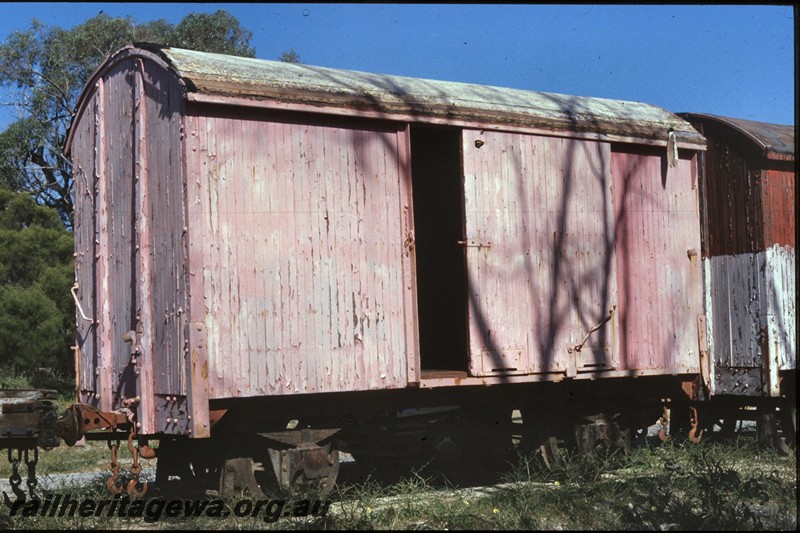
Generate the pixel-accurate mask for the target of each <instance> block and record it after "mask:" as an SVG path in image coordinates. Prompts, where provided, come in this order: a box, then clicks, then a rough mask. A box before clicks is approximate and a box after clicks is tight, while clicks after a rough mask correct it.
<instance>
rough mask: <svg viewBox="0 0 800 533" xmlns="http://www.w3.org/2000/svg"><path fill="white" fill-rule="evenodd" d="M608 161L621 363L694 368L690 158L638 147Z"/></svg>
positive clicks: (694, 222)
mask: <svg viewBox="0 0 800 533" xmlns="http://www.w3.org/2000/svg"><path fill="white" fill-rule="evenodd" d="M611 160H612V169H613V175H614V204H615V205H614V208H615V219H616V229H617V239H616V243H617V275H618V290H619V320H620V336H621V339H620V350H621V366H622V368H625V369H644V368H649V369H668V368H682V369H694V370H696V369H697V368H698V364H699V358H698V348H697V346H698V344H697V326H696V320H697V315H699V314H701V313H702V292H701V290H702V288H701V285H700V283H701V271H700V258H699V253H700V228H699V219H698V216H697V197H696V194H697V191H696V189H693V188H692V165H693V162H692V160H689V159H680V160H679V162H678V165H677V166H676V167H674V168H670V167H668V166H667V164H666V157H665V156H664V155H661V154H660V153H651V152H645V151H640V150H637V149H635V148H634V149H633V151H618V150H615V151H614V152H612V154H611ZM690 250H692V251H693V253H694V254H695V255H692V253H690Z"/></svg>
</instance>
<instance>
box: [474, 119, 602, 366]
mask: <svg viewBox="0 0 800 533" xmlns="http://www.w3.org/2000/svg"><path fill="white" fill-rule="evenodd" d="M476 142H477V144H480V146H479V147H478V146H476ZM481 143H483V144H481ZM463 154H464V190H465V214H466V236H467V239H468V240H470V239H471V240H473V241H475V244H481V245H483V246H481V247H477V246H468V247H467V252H466V253H467V268H468V276H469V285H470V286H469V291H470V293H469V321H470V324H469V330H470V352H471V372H472V373H473V375H496V374H497V373H498V372H499V373H506V374H522V373H531V372H534V373H540V372H554V371H563V370H567V368H568V367H571V368H572V370H575V367H576V365H577V366H594V365H597V366H600V367H608V366H611V365H613V358H614V355H615V352H616V347H615V334H614V333H613V330H614V328H615V326H614V322H613V321H612V322H607V323H606V324H605V325H603V326H602V327H601V328H600V329H599V330H598V331H597V332H595V333H593V334H592V335H590V340H589V341H587V344H586V346H585V347H584V349H583V350H582V354H583V355H581V356H580V357H579V359H578V360H577V361H574V360H570V352H569V351H568V350H569V348H570V347H574V346H575V345H577V344H579V343H580V342H581V341H582V340H583V339H584V338H585V337H586V334H587V333H588V332H589V330H590V329H592V327H594V326H595V325H597V324H599V323H600V322H602V321H603V318H604V317H605V316H606V315H607V314H608V312H609V309H610V308H611V306H612V305H613V304H614V303H615V300H616V273H615V264H614V261H613V253H614V247H613V238H614V229H613V218H612V204H611V198H612V195H611V180H610V175H611V173H610V157H609V145H608V144H607V143H596V142H591V141H578V140H570V139H559V138H550V137H540V136H532V135H522V134H511V133H494V132H491V133H490V132H481V131H478V130H465V131H464V137H463Z"/></svg>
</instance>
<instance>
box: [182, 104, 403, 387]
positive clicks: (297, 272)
mask: <svg viewBox="0 0 800 533" xmlns="http://www.w3.org/2000/svg"><path fill="white" fill-rule="evenodd" d="M187 134H188V135H189V137H188V139H187V154H188V155H187V157H188V160H187V167H188V173H189V203H188V215H189V216H188V220H189V226H190V233H191V234H193V235H198V238H199V239H201V241H200V242H198V241H196V240H192V242H191V243H190V255H189V268H190V276H191V277H192V281H191V282H190V283H191V286H192V289H191V291H192V302H191V305H192V308H191V314H192V317H193V320H196V321H202V322H203V323H204V325H205V332H206V337H207V358H208V380H209V397H210V398H223V397H241V396H256V395H271V394H292V393H313V392H328V391H346V390H364V389H378V388H380V389H383V388H396V387H405V386H407V376H408V368H407V367H408V361H407V357H408V358H410V359H413V356H414V352H415V350H416V348H415V341H413V340H412V339H413V336H412V332H411V331H410V328H409V324H410V323H411V322H412V321H413V316H414V315H413V312H414V311H413V309H411V304H410V302H411V300H409V298H410V297H411V294H412V289H413V283H412V279H411V274H410V263H409V258H408V255H407V250H406V247H405V244H406V243H407V238H408V237H409V231H410V218H409V217H410V212H409V209H410V207H409V206H410V201H409V194H408V175H407V173H408V170H407V168H406V166H405V165H407V164H408V162H407V157H408V156H407V149H408V148H407V147H408V139H407V133H406V130H405V129H404V126H403V125H398V124H392V123H381V122H375V121H373V122H364V121H355V120H353V121H348V120H342V119H335V118H323V117H314V116H312V115H290V114H285V115H284V114H279V113H267V112H261V113H259V112H253V111H252V110H248V111H247V113H245V112H244V111H243V110H242V109H237V108H233V107H202V108H200V107H196V108H194V109H193V110H191V111H190V116H189V117H187ZM198 228H199V229H198ZM201 295H202V296H201Z"/></svg>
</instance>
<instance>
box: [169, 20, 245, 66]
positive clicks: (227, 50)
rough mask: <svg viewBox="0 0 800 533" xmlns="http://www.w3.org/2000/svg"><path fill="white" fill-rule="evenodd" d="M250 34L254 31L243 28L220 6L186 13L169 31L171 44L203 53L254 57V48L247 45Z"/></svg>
mask: <svg viewBox="0 0 800 533" xmlns="http://www.w3.org/2000/svg"><path fill="white" fill-rule="evenodd" d="M252 37H253V33H252V32H250V31H248V30H246V29H244V28H242V27H241V26H240V25H239V21H238V20H237V19H236V17H234V16H233V15H231V14H230V13H228V12H227V11H224V10H222V9H220V10H219V11H216V12H215V13H214V14H208V13H191V14H189V15H186V17H185V18H184V19H183V20H182V21H181V22H180V24H178V25H177V26H176V27H175V30H174V31H173V32H172V34H171V41H170V45H171V46H177V47H180V48H188V49H190V50H201V51H204V52H216V53H219V54H228V55H235V56H244V57H255V55H256V52H255V49H253V48H252V47H251V46H250V44H249V43H250V39H252ZM173 43H174V44H173Z"/></svg>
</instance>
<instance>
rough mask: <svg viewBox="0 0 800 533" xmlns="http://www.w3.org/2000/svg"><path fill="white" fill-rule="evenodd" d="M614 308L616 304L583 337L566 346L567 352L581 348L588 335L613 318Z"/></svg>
mask: <svg viewBox="0 0 800 533" xmlns="http://www.w3.org/2000/svg"><path fill="white" fill-rule="evenodd" d="M616 310H617V304H614V305H612V306H611V309H609V310H608V315H607V316H606V317H605V318H604V319H603V320H601V321H600V322H599V323H598V324H597V325H596V326H594V327H592V329H590V330H589V332H588V333H587V334H586V336H585V337H584V338H583V340H582V341H581V342H579V343H578V344H576V345H574V346H570V347H569V348H567V352H569V353H572V352H580V351H581V350H582V349H583V345H584V344H586V341H588V340H589V336H590V335H591V334H592V333H594V332H595V331H597V330H598V329H600V328H601V327H603V324H605V323H606V322H608V321H609V320H611V319H612V318H614V311H616Z"/></svg>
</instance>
